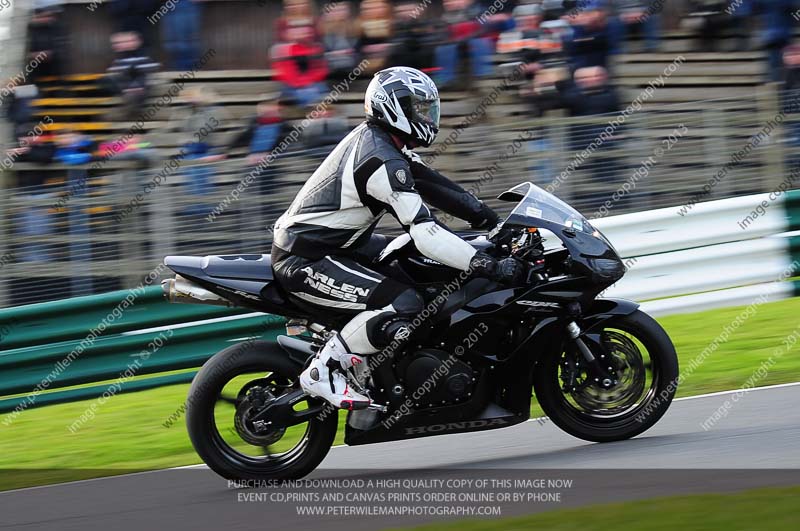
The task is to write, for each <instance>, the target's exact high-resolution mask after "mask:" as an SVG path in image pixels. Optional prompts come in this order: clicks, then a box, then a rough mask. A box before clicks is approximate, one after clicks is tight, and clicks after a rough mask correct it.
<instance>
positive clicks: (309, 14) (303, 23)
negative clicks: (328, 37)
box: [275, 0, 320, 42]
mask: <svg viewBox="0 0 800 531" xmlns="http://www.w3.org/2000/svg"><path fill="white" fill-rule="evenodd" d="M301 27H302V28H310V29H311V31H312V34H313V38H314V39H315V40H316V39H318V38H319V37H320V34H319V28H318V27H317V18H316V17H315V16H314V7H313V4H312V2H311V0H284V2H283V12H282V13H281V16H280V18H279V19H278V21H277V22H276V24H275V35H276V37H277V39H276V40H277V42H289V41H291V40H292V39H291V37H290V36H289V30H290V29H292V28H301Z"/></svg>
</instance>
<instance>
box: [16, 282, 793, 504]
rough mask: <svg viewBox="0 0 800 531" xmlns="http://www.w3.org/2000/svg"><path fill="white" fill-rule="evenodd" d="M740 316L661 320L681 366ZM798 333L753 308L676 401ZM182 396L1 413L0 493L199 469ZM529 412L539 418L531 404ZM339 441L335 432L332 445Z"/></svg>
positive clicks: (168, 393)
mask: <svg viewBox="0 0 800 531" xmlns="http://www.w3.org/2000/svg"><path fill="white" fill-rule="evenodd" d="M741 311H742V309H741V308H732V309H725V310H715V311H709V312H703V313H698V314H691V315H676V316H669V317H665V318H663V319H660V322H661V324H662V325H663V326H664V327H665V328H666V330H667V332H668V333H669V334H670V336H671V337H672V339H673V341H674V342H675V346H676V347H677V350H678V354H679V357H680V360H681V364H682V367H684V368H685V367H688V366H689V363H690V361H691V360H692V359H695V358H696V357H697V356H698V355H700V353H701V352H702V351H703V349H705V348H706V347H707V346H708V345H709V343H711V342H712V341H713V340H714V339H715V338H716V337H717V336H718V335H719V334H720V333H721V332H722V331H723V328H724V327H725V326H726V325H729V324H730V323H731V322H732V321H733V320H734V319H736V317H737V316H738V315H739V314H740V313H741ZM798 330H800V298H795V299H789V300H785V301H779V302H775V303H770V304H764V305H762V306H760V307H759V308H758V311H757V312H756V314H755V315H753V316H751V317H749V318H748V319H747V320H746V321H744V322H743V324H742V325H741V326H740V327H739V328H738V329H737V330H736V331H735V332H734V333H733V334H732V335H731V336H730V338H729V339H728V341H727V342H725V343H721V344H720V346H719V348H718V349H717V350H716V351H715V352H714V353H712V354H711V355H709V356H708V357H707V358H706V360H705V362H704V363H703V364H702V365H700V366H699V367H698V368H697V369H696V370H694V371H693V372H692V373H691V374H689V375H688V376H687V378H686V380H685V381H684V382H683V384H682V386H681V387H680V388H679V390H678V396H688V395H695V394H701V393H706V392H712V391H721V390H727V389H736V388H739V387H741V386H742V385H744V384H745V382H746V381H747V380H748V378H750V377H751V376H752V375H753V373H754V371H755V370H756V369H757V368H758V367H759V366H760V364H761V363H762V362H764V361H765V360H767V359H769V358H770V356H773V355H774V353H775V349H776V348H779V347H780V346H781V344H782V341H783V339H784V338H786V337H787V336H788V335H790V334H791V333H793V332H796V331H798ZM798 348H800V347H798ZM799 380H800V356H797V355H796V353H795V352H793V351H792V352H789V353H788V354H785V355H782V356H780V357H777V358H776V363H775V364H774V366H772V367H771V369H770V371H769V373H768V374H767V375H766V376H765V377H764V378H763V379H760V380H758V381H757V382H755V385H757V386H762V385H769V384H776V383H786V382H793V381H799ZM187 391H188V385H174V386H169V387H162V388H158V389H152V390H148V391H141V392H136V393H130V394H121V395H118V396H114V397H112V398H111V399H110V400H108V401H107V402H106V403H105V404H103V405H102V406H100V407H99V408H98V409H97V411H96V416H95V418H93V419H92V420H90V421H89V422H87V423H86V424H84V425H83V427H82V428H80V429H79V430H78V431H76V432H75V433H71V432H70V431H69V430H68V426H69V425H70V424H72V423H73V422H74V421H75V419H77V418H79V417H80V416H81V414H83V413H84V412H85V411H86V408H87V407H88V406H89V405H90V404H91V401H81V402H74V403H69V404H58V405H53V406H46V407H42V408H36V409H31V410H28V411H25V412H23V413H22V414H20V415H19V417H17V418H16V420H14V421H13V422H12V423H11V424H10V425H8V426H5V425H3V424H2V422H1V421H2V417H3V415H0V440H1V441H2V451H0V490H2V489H8V488H16V487H21V486H30V485H37V484H44V483H53V482H59V481H65V480H70V479H83V478H86V477H94V476H101V475H112V474H115V473H125V472H128V471H132V470H151V469H157V468H166V467H173V466H182V465H190V464H196V463H198V462H199V458H198V457H197V455H196V454H195V453H194V450H193V449H192V446H191V444H190V442H189V439H188V436H187V434H186V428H185V425H184V422H183V418H181V419H179V420H178V421H177V422H175V424H174V425H173V426H172V427H170V428H165V427H164V425H163V423H164V422H165V421H166V420H167V419H168V418H169V416H170V415H172V414H173V413H174V412H175V411H176V409H177V408H179V407H180V405H181V404H182V403H183V401H184V400H185V398H186V394H187ZM532 413H533V415H534V416H538V415H541V410H540V409H539V407H538V405H534V407H533V408H532ZM342 437H343V431H342V430H340V431H339V434H338V439H337V443H341V440H342ZM20 469H26V470H25V471H24V472H20Z"/></svg>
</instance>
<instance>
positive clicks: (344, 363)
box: [300, 334, 370, 410]
mask: <svg viewBox="0 0 800 531" xmlns="http://www.w3.org/2000/svg"><path fill="white" fill-rule="evenodd" d="M360 363H364V358H362V357H361V356H358V355H356V354H353V353H351V352H349V351H348V349H347V347H346V346H345V343H344V341H343V340H342V337H341V336H340V335H339V334H335V335H334V336H333V337H331V338H330V339H329V340H328V342H327V343H325V346H324V347H322V350H320V352H319V354H317V356H316V357H315V358H314V359H313V360H312V361H311V364H310V365H309V366H308V368H306V370H304V371H303V372H302V373H301V374H300V386H301V387H302V388H303V390H304V391H305V392H306V393H308V394H309V395H311V396H316V397H319V398H322V399H325V400H327V401H328V402H330V403H331V404H333V405H334V406H336V407H338V408H342V409H349V410H354V409H366V408H367V407H368V406H369V404H370V399H369V398H368V397H366V396H364V395H362V394H361V393H358V392H356V391H355V390H353V389H352V388H351V386H350V385H349V383H348V381H347V378H346V377H345V375H344V371H346V370H348V369H350V368H351V367H353V366H354V365H358V364H360Z"/></svg>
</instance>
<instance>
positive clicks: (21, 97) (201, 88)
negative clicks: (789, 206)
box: [0, 0, 800, 307]
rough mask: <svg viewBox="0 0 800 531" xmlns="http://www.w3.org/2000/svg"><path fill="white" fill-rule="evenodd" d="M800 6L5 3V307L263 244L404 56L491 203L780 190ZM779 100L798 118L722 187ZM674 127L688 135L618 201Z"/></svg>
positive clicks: (621, 205) (659, 202) (462, 176)
mask: <svg viewBox="0 0 800 531" xmlns="http://www.w3.org/2000/svg"><path fill="white" fill-rule="evenodd" d="M796 7H797V6H795V5H794V3H793V2H792V1H789V0H785V1H784V0H771V1H757V0H735V1H731V2H720V1H688V0H675V1H670V2H666V1H646V0H642V1H636V0H619V1H610V0H609V1H603V0H580V1H578V2H560V1H550V0H544V1H518V0H507V1H504V0H494V1H493V2H488V1H483V2H481V1H477V0H443V1H442V0H431V1H429V0H423V1H421V2H416V1H409V2H406V1H401V2H389V1H386V0H364V1H362V2H352V1H345V0H342V1H338V2H329V3H321V2H316V3H315V2H312V1H310V0H285V1H284V2H280V1H273V0H257V1H256V0H252V1H239V0H207V1H196V0H169V1H167V2H160V1H157V0H107V1H95V2H86V1H80V0H70V1H62V2H59V1H44V0H32V1H30V2H21V1H11V0H3V1H2V9H0V25H2V31H1V32H0V36H1V38H2V45H0V48H1V49H2V54H3V57H2V71H0V79H2V85H0V86H1V87H2V93H1V94H0V96H2V112H3V121H2V122H1V123H0V129H1V130H0V134H1V135H2V142H3V145H4V150H3V162H2V165H0V170H1V171H2V173H0V187H2V194H3V203H2V208H1V209H0V233H1V234H2V243H0V255H3V256H5V257H6V258H5V259H4V265H3V275H2V278H0V307H5V306H14V305H19V304H26V303H31V302H42V301H48V300H53V299H59V298H64V297H73V296H80V295H89V294H94V293H101V292H106V291H109V290H114V289H120V288H128V287H131V286H133V285H135V284H136V283H138V282H139V281H141V280H142V278H143V277H144V275H146V274H147V273H148V272H149V271H151V270H152V269H153V268H154V267H155V266H156V265H157V264H158V263H159V262H160V260H161V258H162V257H163V256H165V255H167V254H178V253H180V254H189V253H202V254H214V253H225V252H227V253H231V252H257V253H260V252H267V250H268V249H269V245H270V241H271V232H270V230H269V228H270V227H271V225H272V224H273V223H274V222H275V220H276V219H277V217H278V216H279V215H280V213H281V212H282V211H283V209H284V208H285V207H286V205H287V203H288V202H289V201H290V199H291V198H292V197H293V196H294V194H295V193H296V191H297V190H298V189H299V187H300V186H301V185H302V183H303V182H304V180H305V179H306V178H307V177H308V176H309V175H310V174H311V173H312V172H313V170H314V169H315V167H316V165H317V164H318V163H319V162H320V161H321V160H322V159H323V158H324V157H325V155H326V154H327V153H328V152H329V151H330V150H331V149H332V147H333V146H334V145H335V144H336V143H337V142H338V141H339V140H340V139H341V138H342V137H343V136H344V135H345V134H346V133H347V131H348V130H349V129H350V128H351V127H353V126H354V125H355V124H357V123H358V122H359V121H361V120H362V118H363V92H364V89H365V87H366V84H367V83H368V80H369V78H370V76H371V75H372V73H374V72H375V71H377V70H380V69H381V68H385V67H388V66H391V65H407V66H412V67H416V68H419V69H421V70H424V71H426V72H428V73H429V74H431V76H432V77H433V78H434V79H435V80H436V82H437V85H438V86H439V87H440V90H441V94H442V100H443V104H442V109H443V111H442V113H443V118H442V130H441V132H440V134H439V137H438V141H437V144H435V145H434V146H432V148H430V149H429V150H428V151H427V152H422V154H423V155H424V156H425V160H426V161H427V162H429V164H431V165H433V166H435V167H437V168H438V169H440V170H441V171H443V172H444V173H445V174H446V175H449V176H451V177H452V178H454V179H455V180H457V181H459V182H461V183H462V184H463V185H464V186H465V187H466V188H467V189H469V190H471V191H473V192H474V193H475V194H476V195H477V196H479V197H480V198H481V199H484V200H488V201H489V202H490V204H492V205H493V206H498V204H497V203H495V202H493V198H494V197H496V196H497V194H498V193H499V192H501V191H502V190H504V189H506V188H508V187H510V186H512V185H513V184H516V183H517V182H520V181H524V180H531V181H533V182H535V183H537V184H539V185H540V186H546V185H548V184H550V183H553V182H554V181H555V185H554V186H552V187H551V188H550V189H554V190H556V191H557V193H558V195H559V196H560V197H562V198H563V199H565V200H567V201H570V202H572V203H573V204H574V205H575V206H576V207H578V208H579V209H580V210H582V211H583V212H584V214H585V215H587V216H588V217H598V216H600V215H603V216H604V215H609V214H623V213H626V212H632V211H644V210H651V209H654V208H659V207H665V206H673V205H680V204H682V203H686V202H689V201H692V198H693V197H695V196H696V195H697V194H698V193H700V194H701V195H702V197H700V200H702V201H706V200H713V199H721V198H726V197H732V196H737V195H742V194H751V193H758V192H767V191H770V190H772V189H773V188H774V187H775V186H777V185H779V184H780V183H781V182H782V181H784V180H785V179H786V178H787V176H790V175H791V171H790V170H791V168H790V165H791V163H792V160H793V153H796V150H797V146H798V143H800V129H798V127H797V125H796V124H797V122H796V121H795V120H794V119H793V117H792V116H791V114H792V112H796V110H794V109H793V108H792V107H791V105H788V106H787V103H786V102H787V101H789V103H791V101H792V100H791V91H792V90H795V89H796V85H797V83H798V79H800V78H798V68H800V46H798V45H797V44H795V41H794V37H795V31H796V26H797V24H796V22H797V20H798V18H800V15H797V14H796V13H795V9H796ZM632 102H634V104H635V103H637V102H638V104H635V106H631V104H632ZM783 107H787V109H788V113H787V114H788V115H787V116H786V117H785V119H784V120H782V124H781V125H778V130H776V131H774V132H772V131H770V132H769V134H768V135H767V136H768V138H766V139H765V140H764V141H763V142H761V143H760V145H758V146H757V147H754V149H753V150H752V152H749V151H748V154H747V155H746V157H744V158H743V160H740V161H737V163H736V164H735V165H732V167H730V168H729V171H726V176H725V177H724V179H721V180H720V182H719V183H717V184H715V185H714V186H713V187H711V189H710V190H709V191H708V192H703V187H704V185H705V184H706V182H707V181H708V179H710V178H712V177H713V176H714V175H715V174H716V173H717V170H718V169H719V168H722V167H723V166H725V164H726V163H728V162H729V160H730V157H731V154H732V153H735V152H736V151H737V150H739V149H740V148H742V147H744V146H745V145H746V144H747V143H748V138H750V137H751V135H753V134H755V133H756V132H757V131H758V130H759V129H760V127H761V126H763V125H766V124H768V123H769V122H770V120H771V119H773V118H775V116H776V114H777V113H779V112H780V110H781V109H782V108H783ZM620 113H623V114H622V115H621V114H620ZM618 116H624V118H623V119H622V120H621V122H620V121H619V120H618V121H617V122H616V124H615V125H613V126H612V127H611V129H610V130H608V125H609V123H611V122H612V121H613V120H614V119H615V118H616V117H618ZM676 128H678V129H679V130H681V131H683V129H684V128H685V130H686V131H685V132H683V133H681V134H680V138H679V140H680V141H679V142H675V143H674V144H675V145H674V146H673V145H670V146H669V147H670V149H669V152H668V153H665V154H663V156H661V157H657V158H658V160H655V161H654V162H655V163H652V164H648V165H647V168H646V170H647V172H646V173H647V175H644V172H639V174H640V176H643V178H641V179H637V181H638V182H636V183H632V184H635V186H628V187H627V188H628V190H627V193H625V194H623V195H624V197H619V195H620V194H618V197H617V199H616V200H615V201H614V202H613V205H611V207H612V208H608V205H607V208H605V209H603V208H602V206H603V204H604V202H605V201H606V200H607V199H609V196H610V195H611V194H612V193H613V192H614V191H615V190H617V189H618V187H620V186H621V185H622V184H624V183H625V182H626V181H628V180H630V178H631V176H632V175H633V174H634V173H635V172H636V170H637V168H639V167H640V166H642V164H643V162H644V161H646V160H647V159H648V158H649V157H650V158H652V157H653V150H654V149H655V148H656V147H657V146H658V145H659V143H660V142H661V141H662V140H663V139H664V138H668V137H670V135H673V138H675V137H674V134H675V131H676ZM604 130H607V134H605V135H604V136H603V139H602V141H601V142H600V143H599V145H598V143H595V145H594V146H593V149H592V154H591V156H590V157H588V158H586V160H582V159H581V160H580V163H578V164H575V163H574V161H575V160H576V156H577V155H578V154H580V153H581V152H582V151H584V150H586V149H587V147H588V146H590V145H591V144H592V142H593V141H594V140H595V139H596V138H598V137H599V135H600V133H602V132H603V131H604ZM292 131H296V132H295V133H294V134H292V135H291V136H289V134H290V133H292ZM284 140H286V141H285V142H284ZM282 143H283V145H282ZM268 154H270V155H271V156H270V159H269V163H268V164H267V163H262V164H261V165H260V166H259V163H260V162H261V161H262V160H264V159H265V157H266V156H267V155H268ZM570 163H573V164H572V166H571V167H570ZM248 175H250V176H251V178H250V179H248V180H249V181H250V183H249V184H248V185H247V186H245V187H244V188H243V189H240V193H238V194H235V195H236V196H237V199H236V200H234V201H232V202H230V199H231V197H230V196H231V193H232V192H233V190H234V189H235V188H236V186H237V184H238V183H240V182H241V181H242V180H243V179H245V177H246V176H248ZM159 176H160V177H159ZM559 176H562V177H561V178H559ZM565 176H566V177H565ZM562 181H563V182H562ZM137 193H140V195H141V197H142V199H140V200H137V199H136V197H137ZM226 198H228V200H229V204H228V203H226V204H225V205H224V208H222V209H219V208H217V207H219V205H220V204H221V202H222V201H225V199H226ZM215 209H217V210H216V211H215ZM598 209H599V210H598ZM212 212H216V213H215V214H214V215H213V216H210V214H211V213H212ZM593 212H594V215H592V213H593ZM446 221H448V222H451V223H454V224H455V226H456V227H458V226H459V225H458V222H457V221H455V220H446Z"/></svg>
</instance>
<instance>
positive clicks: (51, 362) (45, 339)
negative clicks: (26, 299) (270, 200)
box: [0, 287, 284, 412]
mask: <svg viewBox="0 0 800 531" xmlns="http://www.w3.org/2000/svg"><path fill="white" fill-rule="evenodd" d="M134 292H135V290H130V291H128V290H125V291H116V292H112V293H107V294H103V295H97V296H90V297H78V298H75V299H67V300H63V301H56V302H52V303H44V304H33V305H30V306H22V307H18V308H9V309H5V310H0V331H3V334H2V338H0V348H2V350H0V412H6V411H12V410H14V409H17V410H18V411H19V410H23V409H28V408H31V407H36V406H41V405H46V404H53V403H58V402H66V401H71V400H81V399H86V398H93V397H96V396H100V395H101V394H102V393H103V392H104V391H105V390H106V389H107V388H108V385H89V384H94V383H97V382H103V381H107V380H114V381H116V382H118V383H119V391H117V392H125V391H133V390H140V389H148V388H152V387H157V386H161V385H171V384H174V383H182V382H188V381H191V378H192V375H193V374H194V373H193V372H184V373H181V374H170V375H161V376H156V375H158V374H159V373H164V372H167V371H176V370H184V369H195V368H197V367H199V366H200V365H202V364H203V363H204V362H205V361H206V360H207V359H208V358H209V357H211V355H213V354H214V353H215V352H218V351H219V350H222V349H223V348H225V347H226V346H229V345H231V344H233V343H235V342H237V341H242V340H244V339H246V338H250V337H261V338H263V339H274V338H275V336H277V334H278V333H280V331H281V330H282V328H283V323H284V319H283V318H279V317H276V316H271V315H265V314H258V313H253V312H248V311H247V310H242V309H229V308H221V307H214V306H203V305H187V304H170V303H168V302H167V301H166V300H164V298H163V295H162V292H161V289H160V288H159V287H148V288H145V289H144V290H139V291H138V296H137V297H136V298H135V299H134V300H133V303H132V305H130V306H128V307H127V308H125V309H121V307H120V305H121V303H122V301H124V300H125V298H126V297H128V300H129V301H130V297H129V295H130V294H131V293H134ZM115 308H120V310H118V311H116V312H115ZM115 315H116V316H115ZM104 319H105V320H106V323H107V326H103V327H102V331H99V330H98V325H99V324H100V323H101V322H103V320H104ZM93 330H94V332H92V331H93ZM146 376H149V377H146ZM112 383H113V382H112ZM75 386H81V387H78V388H75ZM68 387H69V389H65V388H68Z"/></svg>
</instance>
